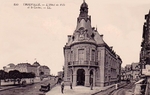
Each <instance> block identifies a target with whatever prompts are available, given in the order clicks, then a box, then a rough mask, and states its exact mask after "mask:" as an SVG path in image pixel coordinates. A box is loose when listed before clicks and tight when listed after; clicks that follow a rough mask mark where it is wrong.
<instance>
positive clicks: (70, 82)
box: [70, 81, 72, 89]
mask: <svg viewBox="0 0 150 95" xmlns="http://www.w3.org/2000/svg"><path fill="white" fill-rule="evenodd" d="M70 89H72V82H71V81H70Z"/></svg>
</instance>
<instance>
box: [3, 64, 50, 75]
mask: <svg viewBox="0 0 150 95" xmlns="http://www.w3.org/2000/svg"><path fill="white" fill-rule="evenodd" d="M3 69H4V71H6V72H9V71H12V70H18V71H20V72H33V73H35V75H36V76H41V75H43V76H49V75H50V69H49V68H48V67H47V66H41V65H40V64H39V63H38V62H37V61H36V62H34V63H33V65H31V64H30V63H19V64H17V65H15V64H13V63H11V64H8V65H7V66H5V67H3Z"/></svg>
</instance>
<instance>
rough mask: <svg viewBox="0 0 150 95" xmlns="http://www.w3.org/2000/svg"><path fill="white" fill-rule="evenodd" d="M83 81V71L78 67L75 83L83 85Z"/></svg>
mask: <svg viewBox="0 0 150 95" xmlns="http://www.w3.org/2000/svg"><path fill="white" fill-rule="evenodd" d="M84 82H85V71H84V69H79V70H78V71H77V85H83V86H84Z"/></svg>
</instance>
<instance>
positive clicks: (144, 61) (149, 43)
mask: <svg viewBox="0 0 150 95" xmlns="http://www.w3.org/2000/svg"><path fill="white" fill-rule="evenodd" d="M145 20H146V21H145V22H144V25H143V35H142V43H141V47H142V48H141V52H140V66H141V69H145V66H146V65H150V32H149V31H150V11H149V13H148V14H146V15H145ZM141 74H142V70H141Z"/></svg>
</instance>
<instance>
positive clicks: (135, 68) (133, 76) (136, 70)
mask: <svg viewBox="0 0 150 95" xmlns="http://www.w3.org/2000/svg"><path fill="white" fill-rule="evenodd" d="M121 75H122V80H127V79H130V80H138V79H139V75H140V64H139V63H132V64H128V65H126V66H125V68H122V70H121Z"/></svg>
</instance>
